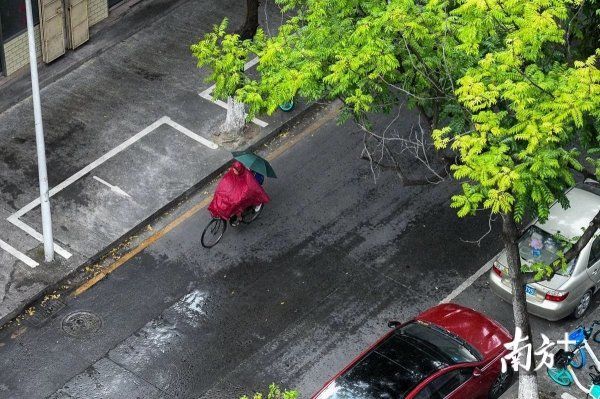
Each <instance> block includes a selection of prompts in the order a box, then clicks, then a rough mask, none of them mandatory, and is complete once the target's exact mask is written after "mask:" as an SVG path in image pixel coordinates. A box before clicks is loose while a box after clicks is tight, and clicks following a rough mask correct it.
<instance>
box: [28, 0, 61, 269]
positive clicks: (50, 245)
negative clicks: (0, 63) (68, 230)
mask: <svg viewBox="0 0 600 399" xmlns="http://www.w3.org/2000/svg"><path fill="white" fill-rule="evenodd" d="M24 1H25V11H26V13H27V37H28V39H29V66H30V68H31V97H32V99H33V117H34V119H35V143H36V147H37V158H38V174H39V179H40V202H41V208H42V233H43V235H44V257H45V258H46V262H52V261H53V260H54V241H53V239H52V218H51V216H50V194H49V193H48V173H47V171H46V149H45V147H44V126H43V125H42V106H41V102H40V84H39V82H38V70H37V54H36V51H35V37H34V34H33V13H32V11H31V0H24Z"/></svg>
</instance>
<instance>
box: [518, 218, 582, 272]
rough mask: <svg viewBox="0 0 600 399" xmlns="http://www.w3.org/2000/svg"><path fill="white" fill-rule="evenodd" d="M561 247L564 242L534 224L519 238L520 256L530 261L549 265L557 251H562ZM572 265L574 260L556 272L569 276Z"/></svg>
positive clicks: (556, 256)
mask: <svg viewBox="0 0 600 399" xmlns="http://www.w3.org/2000/svg"><path fill="white" fill-rule="evenodd" d="M563 247H564V243H562V242H561V241H560V240H557V239H556V237H554V236H553V235H552V234H550V233H548V232H547V231H545V230H542V229H540V228H539V227H538V226H536V225H532V226H529V228H528V229H527V230H526V231H525V233H524V234H523V235H522V236H521V238H520V239H519V253H520V254H521V258H523V259H524V260H526V261H528V262H531V263H535V262H543V263H545V264H547V265H549V264H550V263H552V262H554V261H555V260H556V259H557V258H558V255H557V252H558V251H562V250H563V249H564V248H563ZM574 266H575V262H572V263H569V265H568V266H567V268H566V270H562V269H561V270H558V271H557V274H560V275H562V276H570V275H571V273H572V272H573V267H574Z"/></svg>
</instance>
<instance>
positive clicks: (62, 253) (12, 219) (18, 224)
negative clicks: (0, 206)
mask: <svg viewBox="0 0 600 399" xmlns="http://www.w3.org/2000/svg"><path fill="white" fill-rule="evenodd" d="M7 220H8V221H9V222H11V223H12V224H14V225H15V226H16V227H18V228H20V229H21V230H23V231H24V232H25V233H27V234H29V235H30V236H32V237H33V238H35V239H36V240H38V241H39V242H44V236H43V235H42V233H40V232H38V231H37V230H36V229H34V228H33V227H31V226H30V225H28V224H27V223H25V222H24V221H22V220H21V219H19V218H18V217H16V216H9V217H8V219H7ZM54 252H56V253H57V254H59V255H60V256H62V257H63V258H65V259H69V258H70V257H71V256H73V254H72V253H70V252H69V251H67V250H66V249H64V248H63V247H61V246H60V245H58V244H57V243H54Z"/></svg>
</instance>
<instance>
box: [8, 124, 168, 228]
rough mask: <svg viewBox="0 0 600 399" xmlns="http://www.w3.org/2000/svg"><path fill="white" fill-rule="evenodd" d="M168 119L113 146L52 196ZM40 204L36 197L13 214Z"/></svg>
mask: <svg viewBox="0 0 600 399" xmlns="http://www.w3.org/2000/svg"><path fill="white" fill-rule="evenodd" d="M168 119H169V118H168V117H166V116H163V117H162V118H160V119H159V120H157V121H156V122H154V123H153V124H151V125H150V126H148V127H146V128H145V129H144V130H142V131H141V132H139V133H138V134H136V135H133V136H131V137H130V138H129V139H128V140H126V141H124V142H123V143H121V144H120V145H118V146H116V147H115V148H113V149H112V150H110V151H109V152H107V153H106V154H104V155H102V156H101V157H100V158H98V159H96V160H95V161H94V162H92V163H90V164H89V165H87V166H86V167H85V168H83V169H81V170H80V171H79V172H77V173H75V174H74V175H73V176H71V177H69V178H68V179H66V180H65V181H63V182H62V183H60V184H59V185H57V186H55V187H53V188H52V189H51V190H50V197H52V196H53V195H54V194H56V193H58V192H60V191H62V190H63V189H65V188H66V187H68V186H70V185H71V184H73V183H74V182H76V181H77V180H79V179H81V178H82V177H83V176H85V175H86V174H88V173H89V172H90V171H91V170H92V169H95V168H97V167H98V166H100V165H102V164H103V163H104V162H106V161H108V160H109V159H111V158H112V157H114V156H115V155H117V154H118V153H120V152H121V151H123V150H124V149H126V148H127V147H129V146H130V145H132V144H133V143H135V142H136V141H139V140H140V139H142V138H143V137H144V136H146V135H147V134H148V133H150V132H152V131H153V130H155V129H156V128H158V127H159V126H160V125H162V124H165V123H166V122H167V120H168ZM39 204H40V199H39V198H36V199H35V200H33V201H31V202H30V203H29V204H27V205H25V206H24V207H23V208H21V209H19V210H18V211H17V212H16V213H14V214H13V215H15V216H17V217H21V216H23V215H24V214H26V213H27V212H29V211H30V210H32V209H33V208H35V207H36V206H38V205H39Z"/></svg>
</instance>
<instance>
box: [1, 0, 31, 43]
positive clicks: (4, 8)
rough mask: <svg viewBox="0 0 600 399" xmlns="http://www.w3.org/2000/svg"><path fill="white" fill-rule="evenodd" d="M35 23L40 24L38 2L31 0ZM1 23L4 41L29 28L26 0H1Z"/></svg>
mask: <svg viewBox="0 0 600 399" xmlns="http://www.w3.org/2000/svg"><path fill="white" fill-rule="evenodd" d="M31 7H32V11H33V23H34V24H38V22H39V18H38V3H37V0H31ZM0 25H1V26H2V35H1V36H2V38H3V40H4V42H6V41H7V40H8V39H10V38H12V37H13V36H15V35H17V34H19V33H21V32H23V31H25V30H26V29H27V16H26V13H25V1H24V0H0Z"/></svg>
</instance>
